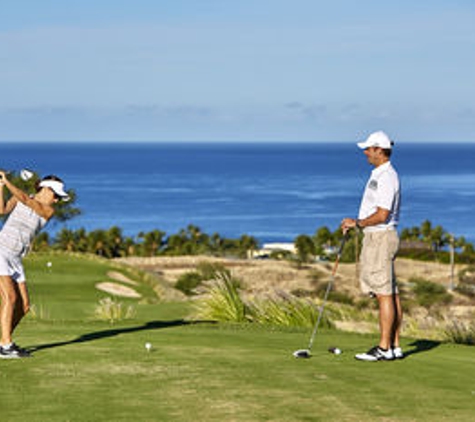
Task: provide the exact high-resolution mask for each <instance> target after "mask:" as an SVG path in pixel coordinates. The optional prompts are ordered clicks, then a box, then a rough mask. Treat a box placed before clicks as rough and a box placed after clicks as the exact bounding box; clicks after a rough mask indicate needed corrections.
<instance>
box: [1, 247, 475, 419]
mask: <svg viewBox="0 0 475 422" xmlns="http://www.w3.org/2000/svg"><path fill="white" fill-rule="evenodd" d="M47 262H52V266H51V267H47V266H46V263H47ZM109 270H110V267H109V264H108V263H107V261H98V260H91V259H86V258H81V257H77V256H76V257H68V256H64V255H52V256H40V255H38V256H34V257H32V258H30V259H29V260H28V262H27V272H28V274H29V280H30V282H29V283H30V291H31V295H32V302H33V303H34V304H35V305H36V306H37V307H38V308H39V306H40V304H41V309H42V311H41V313H39V314H38V315H37V317H36V318H32V317H28V318H27V319H26V320H25V321H24V322H23V323H22V325H21V326H20V328H19V330H18V333H17V335H16V340H17V341H18V342H19V343H20V344H21V345H23V346H25V347H31V348H34V349H36V351H35V352H34V356H33V357H32V358H31V359H23V360H9V361H6V360H2V361H0V388H1V390H0V391H1V393H0V418H1V420H2V421H5V422H7V421H8V422H10V421H130V420H134V421H246V422H247V421H333V420H337V421H385V422H387V421H473V420H474V419H475V369H474V367H475V349H474V348H473V347H469V346H459V345H450V344H438V343H435V342H430V341H424V340H423V339H404V347H405V349H406V350H407V351H409V353H410V354H409V356H408V357H407V358H406V359H404V360H402V361H397V362H378V363H362V362H358V361H356V360H355V359H354V358H353V355H354V353H355V352H358V351H362V350H365V349H366V348H368V347H369V346H371V345H373V344H374V343H375V342H376V341H377V339H376V337H375V336H370V335H358V334H350V333H342V332H337V331H325V330H323V331H321V332H319V333H318V335H317V339H316V342H315V344H314V350H313V357H312V358H311V359H295V358H294V357H293V356H292V352H293V351H294V350H296V349H300V348H305V347H306V346H307V343H308V337H309V334H310V333H309V332H308V331H304V330H290V329H279V328H275V327H274V328H272V327H259V326H247V325H222V324H214V323H211V322H205V321H203V322H200V321H197V322H192V321H189V320H187V316H188V315H189V313H190V305H189V304H186V303H185V304H184V303H158V304H153V305H151V304H145V303H139V302H140V301H137V300H135V301H133V300H122V299H121V301H123V302H124V303H125V304H134V305H135V306H136V311H137V312H136V316H135V318H134V319H132V320H126V321H120V322H116V323H114V324H111V323H109V322H107V321H105V322H102V321H98V320H97V319H95V318H94V309H95V306H96V305H97V303H98V301H99V300H100V299H101V298H103V297H105V296H106V295H105V294H104V293H100V292H98V291H96V289H95V288H94V285H95V284H96V283H97V282H100V281H104V280H105V279H106V278H107V276H106V274H107V272H108V271H109ZM140 289H141V292H142V294H143V295H144V296H147V295H150V296H151V295H152V294H153V293H152V292H151V289H150V288H149V287H148V286H142V287H141V288H140ZM142 302H144V301H142ZM147 342H150V343H151V344H152V350H151V351H150V352H148V351H147V350H146V348H145V343H147ZM330 346H337V347H339V348H340V349H342V350H343V353H342V354H341V355H339V356H337V355H333V354H331V353H329V352H328V351H327V349H328V347H330Z"/></svg>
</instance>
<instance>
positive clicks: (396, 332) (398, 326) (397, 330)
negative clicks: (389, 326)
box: [392, 294, 402, 347]
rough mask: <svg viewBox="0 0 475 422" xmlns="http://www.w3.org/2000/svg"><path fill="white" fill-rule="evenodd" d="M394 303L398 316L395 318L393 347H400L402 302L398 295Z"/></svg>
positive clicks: (395, 296)
mask: <svg viewBox="0 0 475 422" xmlns="http://www.w3.org/2000/svg"><path fill="white" fill-rule="evenodd" d="M393 302H394V309H395V312H396V315H395V317H394V328H393V335H392V347H400V345H399V333H400V331H401V325H402V306H401V300H400V298H399V295H398V294H395V295H394V297H393Z"/></svg>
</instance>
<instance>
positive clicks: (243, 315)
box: [195, 272, 333, 327]
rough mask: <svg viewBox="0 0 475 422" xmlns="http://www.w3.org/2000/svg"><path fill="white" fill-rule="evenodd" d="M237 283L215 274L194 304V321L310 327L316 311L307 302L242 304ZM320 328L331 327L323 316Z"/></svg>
mask: <svg viewBox="0 0 475 422" xmlns="http://www.w3.org/2000/svg"><path fill="white" fill-rule="evenodd" d="M240 286H241V283H240V282H239V280H237V279H235V278H233V277H232V276H231V275H230V273H229V272H225V273H219V274H217V276H216V278H215V280H213V281H211V282H208V283H207V284H206V288H207V290H206V291H205V294H204V295H203V296H201V297H200V298H199V299H197V301H196V302H195V311H196V317H197V318H200V319H207V320H212V321H219V322H236V323H242V322H254V323H258V324H266V325H278V326H285V327H311V326H313V325H314V324H315V322H316V320H317V317H318V313H319V310H320V308H319V307H318V306H317V305H316V304H315V303H314V302H312V301H311V300H309V299H300V298H296V297H295V296H293V295H289V294H285V293H276V294H275V295H274V296H269V297H265V298H257V299H256V298H255V299H249V300H245V299H243V297H242V295H241V289H240ZM322 326H323V327H331V326H333V324H332V323H331V322H330V320H329V318H328V317H327V316H326V315H324V316H323V320H322Z"/></svg>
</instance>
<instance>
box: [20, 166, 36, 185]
mask: <svg viewBox="0 0 475 422" xmlns="http://www.w3.org/2000/svg"><path fill="white" fill-rule="evenodd" d="M33 175H34V173H33V172H32V171H31V170H28V169H22V170H21V171H20V177H21V178H22V180H24V181H25V182H26V181H28V180H30V179H31V178H32V177H33Z"/></svg>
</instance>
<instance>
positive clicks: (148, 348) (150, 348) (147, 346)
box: [145, 342, 152, 352]
mask: <svg viewBox="0 0 475 422" xmlns="http://www.w3.org/2000/svg"><path fill="white" fill-rule="evenodd" d="M145 349H146V350H147V352H150V351H151V350H152V343H149V342H147V343H145Z"/></svg>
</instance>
